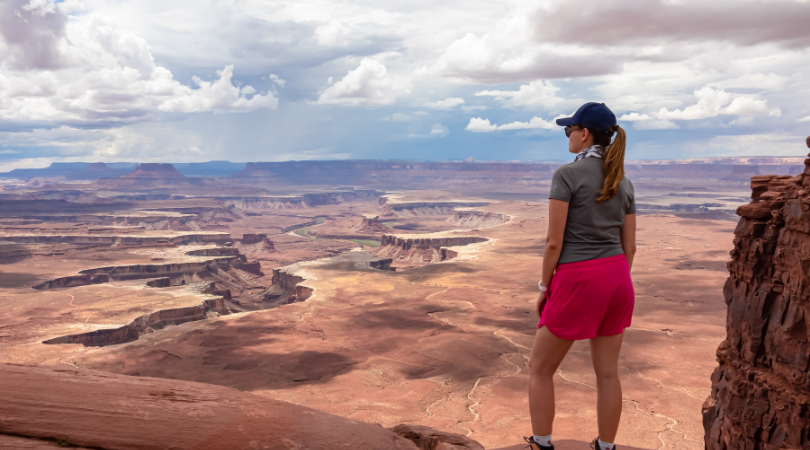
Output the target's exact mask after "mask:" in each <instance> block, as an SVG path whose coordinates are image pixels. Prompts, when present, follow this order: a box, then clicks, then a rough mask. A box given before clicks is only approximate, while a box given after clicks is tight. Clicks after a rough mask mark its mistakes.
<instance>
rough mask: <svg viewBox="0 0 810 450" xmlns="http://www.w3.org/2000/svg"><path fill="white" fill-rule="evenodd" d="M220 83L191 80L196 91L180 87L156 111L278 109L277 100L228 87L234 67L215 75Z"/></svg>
mask: <svg viewBox="0 0 810 450" xmlns="http://www.w3.org/2000/svg"><path fill="white" fill-rule="evenodd" d="M218 75H219V80H218V81H216V82H208V81H203V80H201V79H200V78H198V77H194V83H196V84H197V86H199V89H191V88H189V87H186V86H181V87H180V88H178V89H176V91H175V97H174V98H172V99H171V100H167V101H165V102H163V103H162V104H161V105H160V106H159V108H160V109H161V110H163V111H180V112H197V111H217V112H226V111H253V110H257V109H275V108H277V107H278V98H276V97H275V96H273V95H272V94H269V95H253V96H252V97H250V98H248V96H249V95H251V94H255V93H256V90H255V89H253V88H252V87H251V86H244V87H242V88H241V89H240V88H238V87H236V86H234V85H233V84H231V77H233V66H226V67H225V69H223V70H221V71H218Z"/></svg>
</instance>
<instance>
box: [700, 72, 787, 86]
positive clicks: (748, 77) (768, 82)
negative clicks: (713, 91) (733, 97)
mask: <svg viewBox="0 0 810 450" xmlns="http://www.w3.org/2000/svg"><path fill="white" fill-rule="evenodd" d="M789 79H790V78H788V77H782V76H779V75H777V74H775V73H769V74H764V73H746V74H744V75H742V76H739V77H737V78H732V79H729V80H722V81H715V82H712V83H709V84H708V86H711V87H719V88H726V89H734V88H750V89H760V90H766V89H780V88H782V87H783V86H784V85H785V84H786V83H787V82H788V80H789Z"/></svg>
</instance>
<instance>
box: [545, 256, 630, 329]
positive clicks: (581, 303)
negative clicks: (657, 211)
mask: <svg viewBox="0 0 810 450" xmlns="http://www.w3.org/2000/svg"><path fill="white" fill-rule="evenodd" d="M635 296H636V294H635V292H634V291H633V282H632V280H631V279H630V268H629V267H628V265H627V258H625V256H624V255H616V256H610V257H607V258H600V259H591V260H588V261H579V262H574V263H568V264H560V265H559V266H557V272H556V273H555V274H554V277H553V278H552V279H551V285H550V286H549V287H548V297H547V299H546V304H545V306H544V307H543V311H542V314H541V316H540V323H538V324H537V328H540V327H542V326H543V325H545V326H546V328H548V330H549V331H550V332H551V334H553V335H554V336H556V337H558V338H560V339H567V340H570V341H575V340H579V339H590V338H593V337H596V336H613V335H616V334H620V333H622V332H623V331H624V329H625V328H627V327H629V326H630V321H631V319H632V318H633V306H634V305H635V302H636V301H635Z"/></svg>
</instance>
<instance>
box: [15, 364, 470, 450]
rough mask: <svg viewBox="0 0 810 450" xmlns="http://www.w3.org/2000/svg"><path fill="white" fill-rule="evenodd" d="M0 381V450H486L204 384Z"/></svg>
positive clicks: (45, 373)
mask: <svg viewBox="0 0 810 450" xmlns="http://www.w3.org/2000/svg"><path fill="white" fill-rule="evenodd" d="M0 380H3V401H2V402H0V438H2V439H0V448H2V447H3V446H6V448H32V449H34V448H37V449H39V448H55V447H56V442H55V438H59V439H60V440H62V441H63V442H67V443H69V444H70V445H71V446H77V447H87V448H104V449H110V450H119V449H120V450H124V449H126V450H135V449H187V450H193V449H200V450H202V449H205V450H220V449H222V450H241V449H268V450H290V449H308V450H327V449H328V450H331V449H336V448H346V449H352V450H420V449H422V450H428V449H430V450H436V449H441V450H483V447H482V446H481V445H480V444H478V443H477V442H475V441H472V440H470V439H467V438H465V437H463V436H460V435H453V434H450V433H441V432H439V431H436V430H433V429H430V428H427V427H411V428H402V429H400V427H401V426H400V427H395V428H394V429H393V430H388V429H385V428H383V427H381V426H379V425H376V424H368V423H363V422H358V421H355V420H350V419H346V418H343V417H339V416H334V415H331V414H327V413H324V412H321V411H317V410H314V409H310V408H306V407H303V406H298V405H293V404H290V403H285V402H281V401H277V400H272V399H268V398H263V397H259V396H256V395H253V394H249V393H245V392H241V391H238V390H236V389H231V388H226V387H221V386H213V385H207V384H202V383H193V382H188V381H178V380H167V379H158V378H141V377H129V376H125V375H115V374H111V373H106V372H99V371H94V370H84V369H73V368H66V367H59V368H53V367H47V366H21V365H12V364H0ZM5 435H9V436H13V437H6V436H5ZM47 441H50V442H49V443H48V442H47ZM46 443H47V444H49V445H44V444H46ZM15 445H16V447H14V446H15ZM9 446H11V447H9ZM73 448H76V447H73Z"/></svg>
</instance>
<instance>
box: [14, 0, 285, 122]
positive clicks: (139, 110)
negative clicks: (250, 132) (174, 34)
mask: <svg viewBox="0 0 810 450" xmlns="http://www.w3.org/2000/svg"><path fill="white" fill-rule="evenodd" d="M49 5H50V6H49ZM0 8H4V13H7V12H9V11H10V12H11V14H10V15H7V14H0V21H3V23H2V26H0V31H2V44H4V48H3V51H4V53H5V55H8V56H9V57H7V58H4V59H3V60H2V62H0V118H3V119H10V120H29V121H31V120H34V121H51V122H57V123H59V122H62V123H79V122H119V123H120V122H128V121H133V120H140V119H143V118H145V117H147V116H149V115H152V114H155V113H157V112H158V111H184V112H199V111H231V112H238V111H253V110H256V109H262V108H276V107H277V106H278V99H277V98H276V97H275V96H274V94H272V93H267V94H261V93H257V92H256V90H255V89H254V88H252V87H250V86H244V87H242V88H237V87H236V86H234V85H233V84H232V82H231V79H232V77H233V66H226V67H225V68H224V69H223V70H221V71H219V73H218V74H219V79H218V80H216V81H213V82H208V81H203V80H202V79H200V78H199V77H194V83H195V84H196V85H197V88H196V89H192V88H190V87H188V86H185V85H183V84H181V83H179V82H178V81H176V80H174V78H173V76H172V73H171V72H170V71H169V70H167V69H166V68H164V67H161V66H158V65H156V64H155V62H154V59H153V58H152V55H151V53H150V51H149V46H148V45H147V43H146V41H144V40H143V39H142V38H140V37H138V36H136V35H135V34H133V33H131V32H128V31H125V30H121V29H119V28H118V27H117V26H116V25H115V23H114V22H112V21H110V20H108V19H104V18H101V17H97V16H90V15H88V16H82V17H80V18H76V19H74V20H70V21H68V20H67V19H66V16H65V13H64V12H63V11H61V10H60V9H57V8H56V7H55V6H54V3H53V2H52V1H51V0H31V1H30V2H28V3H24V2H22V1H17V0H15V1H11V2H3V3H2V4H0ZM15 30H24V31H22V32H20V33H19V34H17V31H15Z"/></svg>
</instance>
